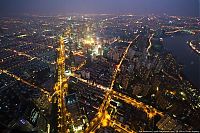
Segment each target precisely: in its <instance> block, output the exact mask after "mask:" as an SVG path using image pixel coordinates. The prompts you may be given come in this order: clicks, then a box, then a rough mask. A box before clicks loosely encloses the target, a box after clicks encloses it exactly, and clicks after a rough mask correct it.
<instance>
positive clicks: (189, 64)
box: [164, 35, 200, 89]
mask: <svg viewBox="0 0 200 133" xmlns="http://www.w3.org/2000/svg"><path fill="white" fill-rule="evenodd" d="M198 37H199V36H194V35H175V36H173V37H166V38H164V47H165V48H166V49H167V50H168V51H170V52H171V53H172V54H173V55H174V56H175V58H176V60H177V62H178V63H181V64H183V65H184V75H185V77H186V78H187V79H188V80H189V81H191V82H192V83H193V84H194V85H195V86H196V87H197V88H198V89H200V55H199V54H198V53H196V52H195V51H194V50H192V49H191V47H190V46H189V44H187V41H190V40H195V39H197V38H198Z"/></svg>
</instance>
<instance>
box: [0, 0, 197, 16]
mask: <svg viewBox="0 0 200 133" xmlns="http://www.w3.org/2000/svg"><path fill="white" fill-rule="evenodd" d="M199 7H200V3H199V0H165V1H163V0H84V2H83V0H15V1H13V0H1V1H0V13H1V14H13V13H44V14H47V13H49V14H56V13H64V14H65V13H90V14H94V13H108V14H109V13H112V14H122V13H136V14H141V15H144V14H146V15H147V14H152V13H154V14H159V15H160V14H164V13H167V14H169V15H178V16H196V17H197V16H199Z"/></svg>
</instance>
